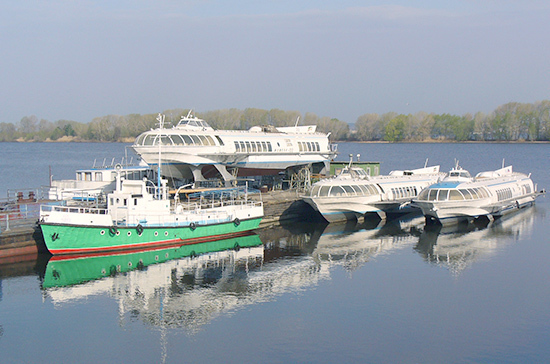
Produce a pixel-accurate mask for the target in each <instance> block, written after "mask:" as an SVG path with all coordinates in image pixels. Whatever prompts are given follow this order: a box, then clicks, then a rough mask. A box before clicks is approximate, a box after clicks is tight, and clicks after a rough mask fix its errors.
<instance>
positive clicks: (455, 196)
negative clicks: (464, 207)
mask: <svg viewBox="0 0 550 364" xmlns="http://www.w3.org/2000/svg"><path fill="white" fill-rule="evenodd" d="M449 200H450V201H458V200H464V196H462V194H461V193H460V192H459V191H458V190H449Z"/></svg>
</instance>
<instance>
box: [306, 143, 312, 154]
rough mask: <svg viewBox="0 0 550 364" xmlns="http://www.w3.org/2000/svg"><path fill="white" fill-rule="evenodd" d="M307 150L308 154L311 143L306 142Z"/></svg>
mask: <svg viewBox="0 0 550 364" xmlns="http://www.w3.org/2000/svg"><path fill="white" fill-rule="evenodd" d="M307 150H308V152H311V142H307Z"/></svg>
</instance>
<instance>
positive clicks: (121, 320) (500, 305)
mask: <svg viewBox="0 0 550 364" xmlns="http://www.w3.org/2000/svg"><path fill="white" fill-rule="evenodd" d="M0 147H1V148H0V160H1V164H2V171H3V173H2V174H1V175H0V197H3V196H2V195H3V194H4V193H5V192H3V191H5V190H6V189H8V188H18V187H37V186H40V185H46V184H47V183H48V178H49V177H48V176H49V168H48V166H52V171H53V174H54V178H57V179H61V178H72V177H73V174H74V170H75V169H76V168H86V167H89V166H91V165H92V164H93V162H94V159H97V160H101V161H102V160H103V158H107V159H111V158H112V157H115V156H116V157H118V158H119V159H120V157H122V156H123V155H124V154H125V145H124V144H94V143H88V144H42V143H37V144H17V143H0ZM339 150H340V153H341V157H340V158H339V159H342V160H346V159H347V158H348V157H347V155H348V154H350V153H352V154H354V155H356V154H361V160H363V161H366V160H374V161H380V162H381V163H382V166H381V168H382V172H383V173H387V172H389V171H390V170H392V169H404V168H415V167H420V166H423V165H424V162H425V160H426V158H429V162H430V164H440V165H441V166H442V169H443V170H448V169H450V168H451V167H452V166H453V165H454V160H455V158H456V159H459V160H460V164H461V166H462V167H464V168H466V169H468V170H470V172H472V173H477V172H479V171H481V170H489V169H496V168H499V167H500V166H501V164H502V159H503V158H504V159H505V160H506V162H507V163H509V164H512V165H513V166H514V168H515V170H517V171H521V172H526V173H532V178H533V180H534V181H535V183H538V185H539V189H542V188H548V187H549V186H550V172H549V171H550V146H549V145H548V144H533V145H531V144H397V145H394V144H354V143H345V144H340V145H339ZM548 209H549V204H548V198H547V197H542V198H539V199H538V200H537V205H536V206H535V207H534V208H530V209H526V210H525V211H522V212H521V213H518V214H516V215H513V216H511V217H509V218H506V219H504V220H502V221H499V222H498V223H495V224H493V225H490V226H489V227H487V228H485V229H471V230H470V231H464V230H458V229H446V230H444V231H426V230H425V229H424V225H423V219H422V218H419V217H417V216H416V217H415V216H413V217H407V218H404V219H402V220H398V221H393V222H389V223H379V224H378V223H373V222H367V223H364V224H361V225H358V226H355V224H332V225H328V226H324V225H317V224H311V223H310V224H306V223H302V224H298V223H293V224H287V225H288V226H287V225H285V226H283V227H281V228H277V229H268V230H264V231H261V232H260V234H259V236H252V237H249V238H246V239H245V240H241V241H240V243H241V246H243V248H242V249H241V250H239V251H238V252H235V251H233V250H227V251H224V250H223V249H224V247H227V246H232V244H234V242H233V241H226V242H219V243H216V244H214V245H211V246H203V247H200V249H204V250H208V251H211V252H210V253H207V254H199V255H198V256H197V257H194V258H190V257H189V255H190V252H189V251H184V250H173V249H172V250H162V251H156V252H148V253H141V254H123V255H116V256H107V257H102V258H97V259H91V258H87V259H82V260H79V261H66V260H65V261H56V260H55V259H49V257H47V256H46V257H40V258H39V259H38V260H37V261H31V262H24V263H19V264H3V265H0V362H2V363H22V362H29V363H31V362H33V363H34V362H42V363H57V362H86V363H88V362H132V363H151V362H166V363H182V362H189V363H199V362H200V363H216V362H217V363H222V362H223V363H226V362H235V363H236V362H239V363H257V362H269V363H289V362H300V363H303V362H315V363H335V362H346V363H347V362H350V363H352V362H357V363H365V362H371V363H388V362H390V363H526V362H536V363H542V362H549V361H550V346H549V345H548V343H549V342H550V309H549V307H550V279H549V278H550V268H549V262H550V240H549V238H548V236H550V217H549V216H548ZM245 246H246V247H245ZM196 249H197V251H198V252H200V251H201V250H200V249H199V247H196ZM140 260H141V261H142V262H143V263H142V264H140V263H139V261H140Z"/></svg>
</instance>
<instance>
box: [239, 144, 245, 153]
mask: <svg viewBox="0 0 550 364" xmlns="http://www.w3.org/2000/svg"><path fill="white" fill-rule="evenodd" d="M239 143H240V144H241V152H246V145H245V144H244V142H239Z"/></svg>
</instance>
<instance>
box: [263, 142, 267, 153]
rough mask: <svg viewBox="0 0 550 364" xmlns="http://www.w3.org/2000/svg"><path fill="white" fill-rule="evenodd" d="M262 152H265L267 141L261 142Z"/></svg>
mask: <svg viewBox="0 0 550 364" xmlns="http://www.w3.org/2000/svg"><path fill="white" fill-rule="evenodd" d="M262 152H267V143H266V142H262Z"/></svg>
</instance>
